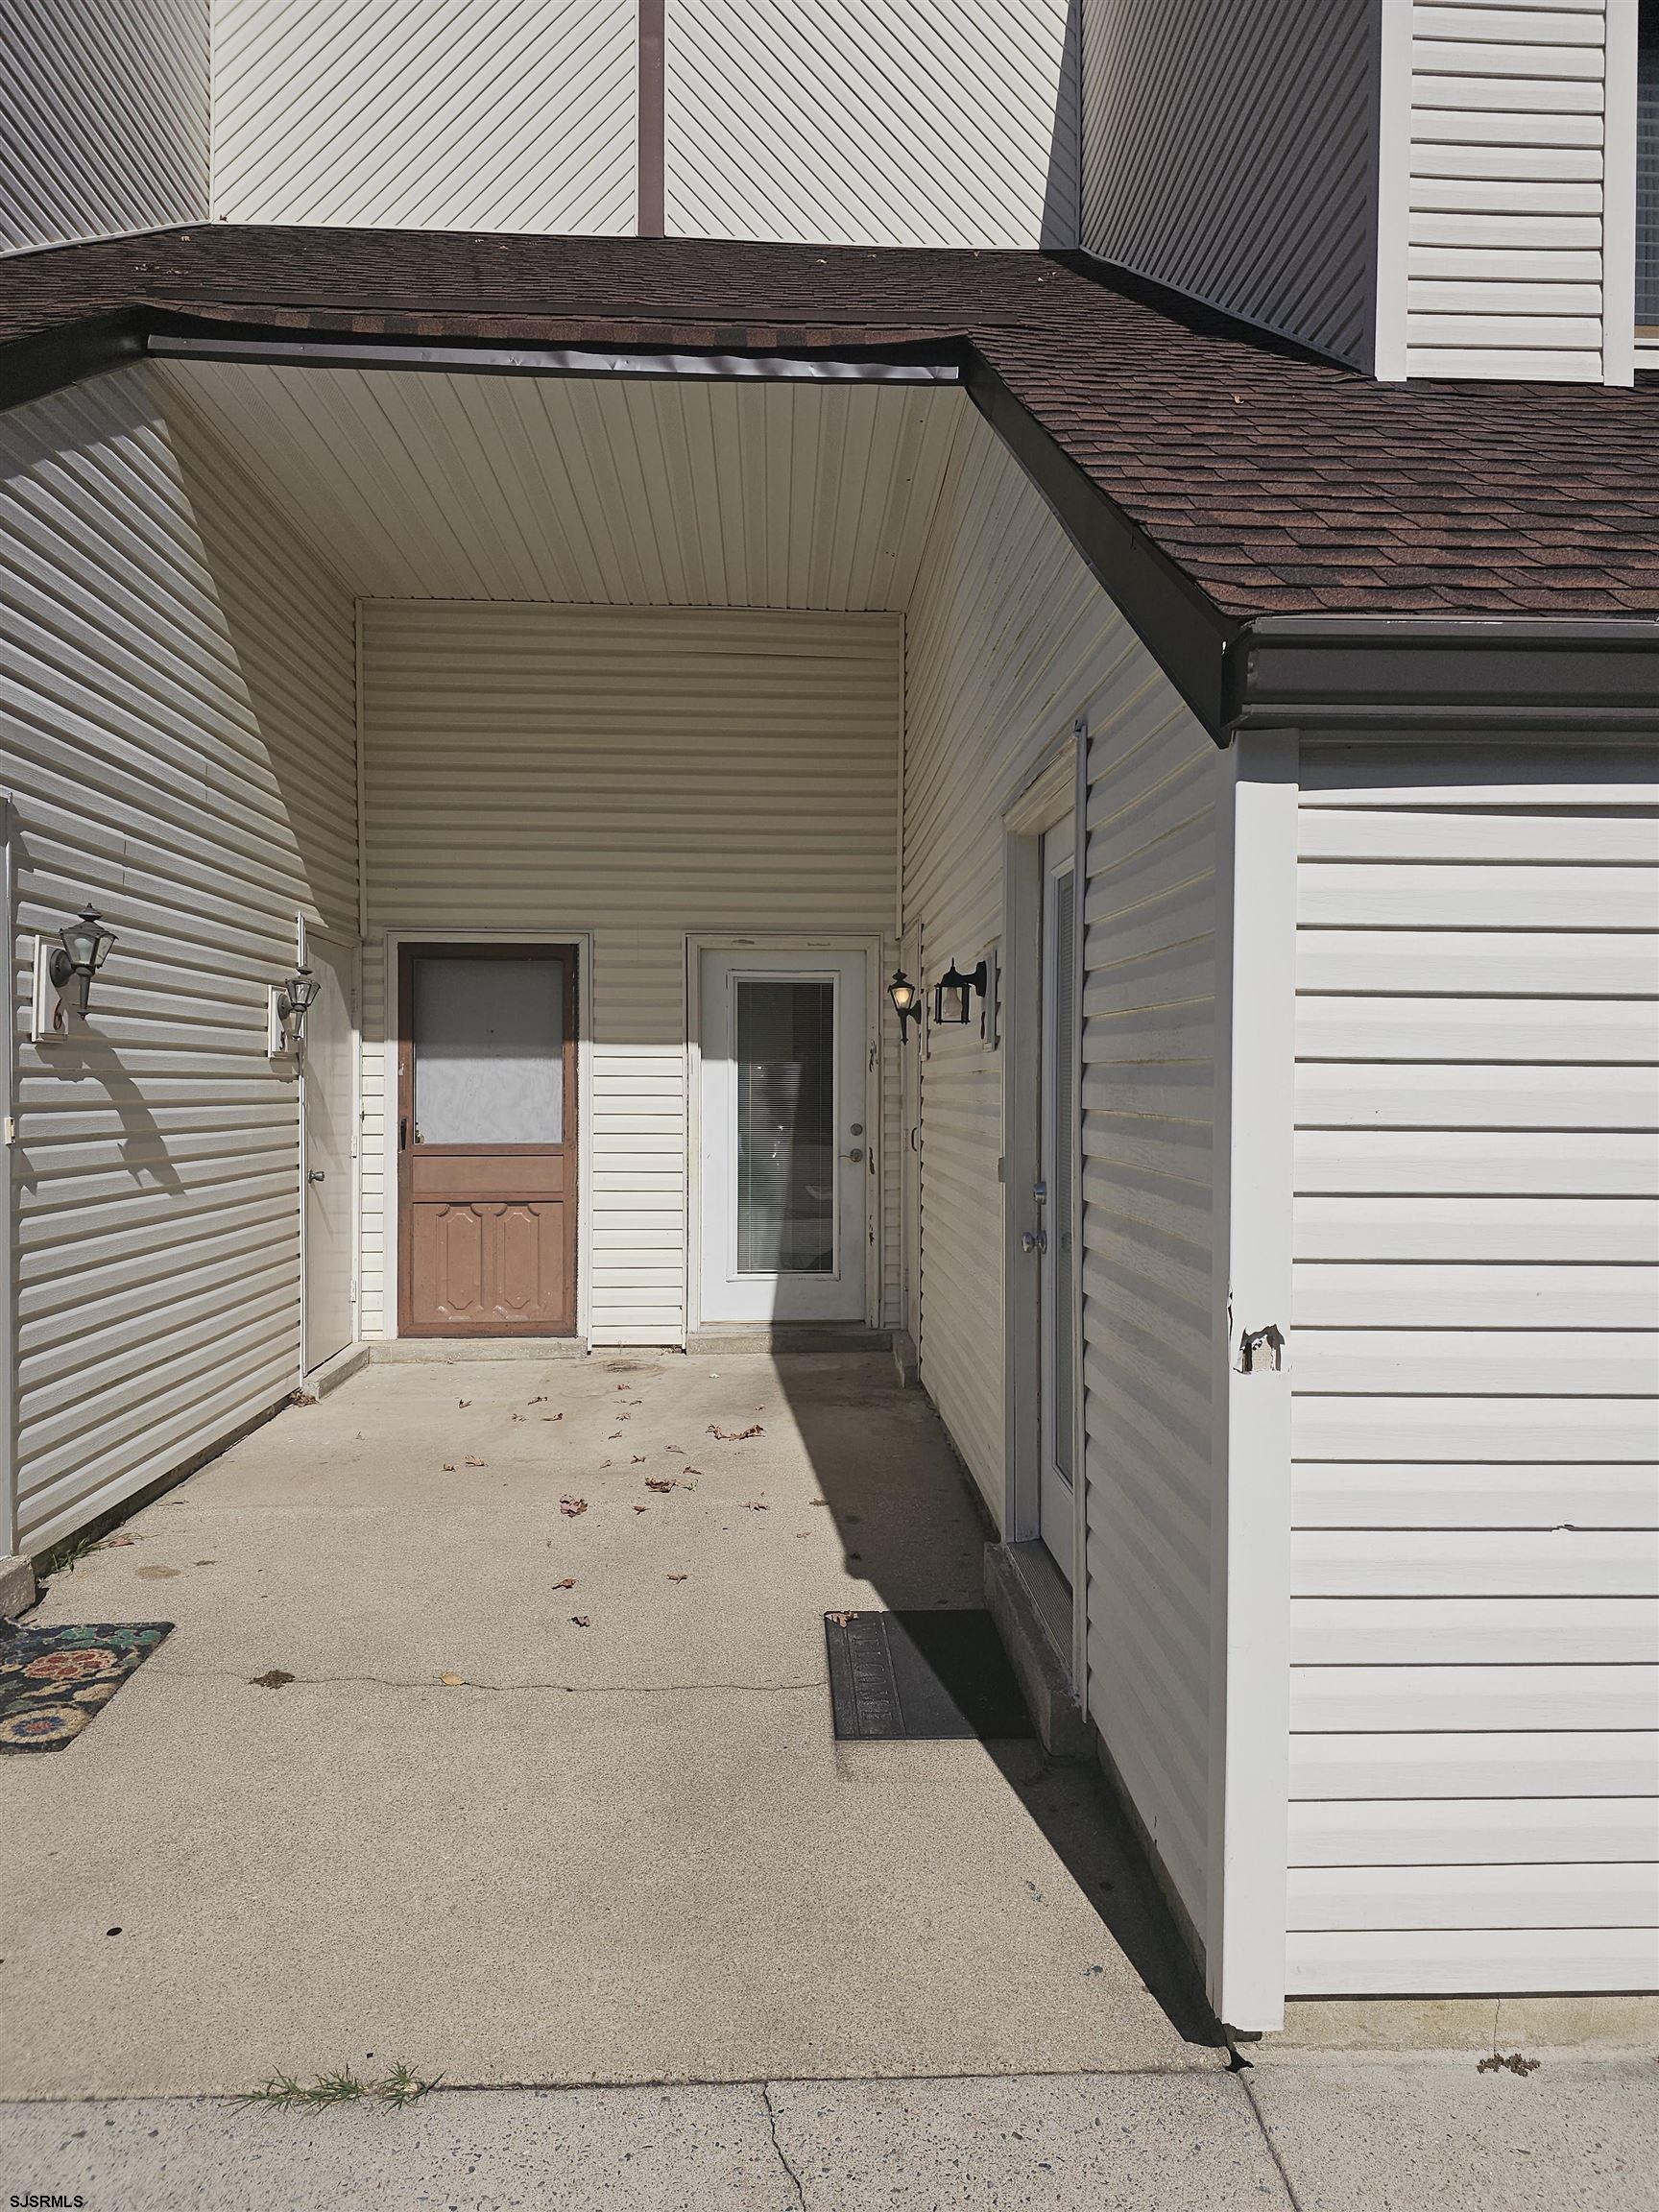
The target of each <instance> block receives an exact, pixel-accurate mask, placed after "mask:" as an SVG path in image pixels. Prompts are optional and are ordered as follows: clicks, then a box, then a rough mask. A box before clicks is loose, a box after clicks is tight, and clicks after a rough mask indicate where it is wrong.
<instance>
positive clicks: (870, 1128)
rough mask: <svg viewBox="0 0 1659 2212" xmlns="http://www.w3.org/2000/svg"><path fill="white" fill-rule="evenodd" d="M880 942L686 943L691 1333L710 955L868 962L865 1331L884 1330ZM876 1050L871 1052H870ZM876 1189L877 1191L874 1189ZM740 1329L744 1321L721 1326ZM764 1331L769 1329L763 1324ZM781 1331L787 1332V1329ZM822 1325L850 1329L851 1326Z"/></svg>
mask: <svg viewBox="0 0 1659 2212" xmlns="http://www.w3.org/2000/svg"><path fill="white" fill-rule="evenodd" d="M881 948H882V940H881V939H880V938H879V937H873V936H865V935H862V934H860V933H859V932H858V931H856V930H853V931H849V932H846V933H842V932H839V931H837V932H836V933H834V934H833V935H821V934H811V935H806V934H803V933H802V932H801V931H799V930H785V931H778V932H773V931H769V930H767V931H756V930H745V931H741V932H733V931H727V930H716V931H712V932H701V931H699V932H695V933H692V934H690V935H688V936H687V937H686V939H685V1330H686V1334H687V1336H690V1335H693V1334H695V1333H696V1332H697V1331H698V1330H699V1329H701V1328H702V1327H703V1325H704V1322H703V983H702V976H703V955H704V953H705V952H833V953H837V954H839V955H840V956H841V957H842V958H843V959H845V958H847V957H848V956H849V955H852V956H854V957H856V956H859V955H862V957H863V961H864V1024H865V1055H864V1107H865V1112H864V1127H865V1129H866V1131H867V1132H868V1135H869V1138H870V1141H871V1148H872V1150H873V1151H874V1152H875V1153H876V1155H877V1160H876V1172H875V1174H874V1175H868V1174H867V1175H866V1176H865V1177H864V1238H865V1245H864V1251H865V1263H864V1326H865V1328H867V1329H874V1328H878V1327H879V1326H880V1317H881V1300H882V1295H883V1293H882V1283H883V1280H884V1266H885V1260H886V1234H887V1208H886V1205H885V1203H884V1200H885V1195H886V1189H887V1169H888V1162H887V1158H886V1151H885V1147H884V1145H883V1144H882V1142H881V1139H882V1136H883V1129H882V1122H881V1080H882V1060H883V1057H884V1055H883V1054H882V1051H881V1049H880V1046H881V1014H880V1008H879V1006H878V1004H877V997H878V991H879V988H880V976H881ZM872 1045H873V1046H875V1047H876V1049H875V1051H874V1052H872V1051H871V1050H870V1049H869V1047H870V1046H872ZM872 1185H874V1186H875V1188H874V1190H872V1188H871V1186H872ZM714 1326H717V1327H719V1328H722V1329H725V1328H733V1329H738V1328H742V1327H744V1326H746V1324H744V1323H742V1322H724V1321H722V1322H719V1323H717V1324H714ZM760 1326H764V1325H763V1324H761V1325H760ZM783 1326H785V1327H787V1326H788V1324H787V1323H785V1324H783ZM820 1326H823V1327H828V1328H834V1327H847V1328H852V1327H854V1326H856V1324H854V1323H852V1322H847V1323H834V1322H829V1323H824V1324H820Z"/></svg>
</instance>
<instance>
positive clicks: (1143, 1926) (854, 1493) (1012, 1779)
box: [777, 1355, 1225, 2049]
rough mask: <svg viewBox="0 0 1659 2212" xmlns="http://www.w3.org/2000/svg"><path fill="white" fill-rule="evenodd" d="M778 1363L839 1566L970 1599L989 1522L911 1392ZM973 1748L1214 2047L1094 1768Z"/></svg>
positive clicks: (1030, 1750)
mask: <svg viewBox="0 0 1659 2212" xmlns="http://www.w3.org/2000/svg"><path fill="white" fill-rule="evenodd" d="M777 1371H778V1376H779V1380H780V1383H781V1387H782V1389H783V1392H784V1395H785V1397H786V1399H787V1401H788V1404H789V1408H790V1411H791V1413H792V1414H793V1416H794V1419H795V1422H796V1425H797V1427H798V1428H799V1430H800V1432H801V1436H802V1439H803V1442H804V1444H805V1449H806V1452H807V1455H808V1456H809V1458H810V1460H811V1463H812V1468H813V1472H814V1474H815V1475H816V1477H817V1480H818V1485H819V1489H820V1491H821V1493H822V1495H823V1498H824V1500H825V1503H826V1504H827V1505H828V1506H829V1510H830V1512H831V1513H832V1514H833V1515H834V1519H835V1527H836V1531H837V1534H838V1535H839V1537H840V1540H841V1545H842V1551H843V1553H844V1556H845V1558H846V1561H847V1564H848V1566H849V1568H850V1569H851V1570H852V1571H853V1572H854V1574H855V1575H858V1576H860V1577H861V1578H862V1579H863V1580H865V1581H867V1582H869V1583H870V1584H871V1585H872V1587H873V1588H874V1590H875V1592H876V1595H877V1599H878V1602H879V1603H880V1604H881V1605H883V1606H885V1607H886V1608H887V1609H888V1610H890V1611H892V1612H896V1613H897V1612H905V1613H915V1612H918V1611H923V1610H926V1609H928V1608H942V1607H957V1606H964V1605H975V1606H976V1605H982V1604H983V1603H984V1585H983V1575H984V1552H985V1546H986V1544H987V1543H988V1542H991V1541H994V1540H995V1531H994V1530H993V1529H992V1528H991V1527H990V1525H989V1522H988V1521H987V1520H986V1518H985V1516H984V1512H983V1508H982V1506H981V1504H980V1503H979V1499H978V1496H977V1494H976V1492H975V1491H974V1486H973V1483H972V1479H971V1478H970V1477H969V1476H968V1475H967V1473H966V1471H965V1470H964V1469H963V1468H962V1467H961V1465H960V1463H959V1462H958V1460H957V1459H956V1457H955V1455H954V1454H953V1453H952V1451H951V1450H950V1444H949V1442H948V1440H947V1438H946V1436H945V1432H944V1430H943V1428H942V1427H941V1425H940V1422H939V1418H938V1415H937V1414H936V1413H935V1412H934V1410H933V1407H932V1406H931V1404H930V1403H929V1402H928V1400H927V1399H926V1397H925V1396H924V1394H923V1392H922V1391H921V1390H919V1389H913V1388H912V1389H907V1388H905V1387H904V1386H903V1385H902V1383H900V1381H899V1378H898V1375H897V1372H896V1371H895V1370H894V1369H893V1367H892V1366H891V1365H890V1364H889V1363H888V1362H887V1361H886V1360H884V1359H881V1358H872V1357H868V1356H866V1357H864V1358H848V1359H837V1358H823V1357H812V1356H802V1357H798V1358H791V1357H789V1356H788V1355H783V1356H781V1357H780V1358H779V1359H778V1362H777ZM831 1724H832V1723H831V1716H830V1713H829V1706H828V1704H826V1708H825V1714H824V1725H825V1727H826V1728H829V1727H830V1726H831ZM895 1748H896V1749H902V1746H895ZM985 1748H986V1750H987V1752H988V1753H989V1755H990V1757H991V1758H992V1760H993V1761H994V1762H995V1764H996V1766H997V1767H998V1771H999V1772H1000V1773H1001V1775H1002V1777H1003V1779H1004V1780H1005V1781H1006V1783H1007V1785H1008V1787H1009V1789H1010V1790H1012V1791H1014V1793H1015V1795H1016V1796H1017V1797H1018V1798H1019V1800H1020V1802H1021V1804H1022V1806H1023V1808H1024V1810H1025V1813H1026V1815H1027V1816H1028V1817H1029V1818H1030V1819H1031V1821H1032V1822H1033V1824H1034V1825H1035V1826H1036V1827H1037V1828H1038V1829H1039V1830H1040V1831H1041V1832H1042V1834H1043V1836H1044V1837H1045V1839H1046V1841H1047V1843H1048V1844H1049V1846H1050V1848H1051V1849H1052V1850H1053V1851H1054V1853H1055V1855H1056V1856H1057V1857H1058V1858H1059V1859H1060V1861H1061V1863H1063V1864H1064V1865H1065V1867H1066V1869H1067V1871H1068V1873H1070V1876H1071V1878H1072V1880H1073V1881H1074V1882H1075V1883H1076V1884H1077V1887H1078V1888H1079V1889H1080V1890H1081V1891H1082V1893H1083V1895H1084V1896H1085V1897H1086V1898H1087V1899H1088V1901H1089V1903H1090V1905H1091V1906H1092V1908H1093V1909H1094V1911H1095V1912H1096V1913H1097V1914H1098V1915H1099V1918H1100V1921H1101V1924H1102V1926H1103V1928H1104V1929H1105V1931H1106V1933H1107V1935H1108V1936H1110V1937H1111V1939H1112V1941H1113V1942H1114V1943H1115V1944H1116V1945H1117V1946H1118V1950H1119V1951H1120V1952H1121V1953H1122V1954H1123V1956H1124V1957H1125V1958H1126V1959H1127V1960H1128V1961H1129V1963H1130V1965H1131V1966H1132V1967H1133V1968H1134V1970H1135V1972H1136V1974H1137V1975H1138V1976H1139V1977H1140V1979H1141V1981H1142V1983H1143V1984H1145V1987H1146V1989H1147V1990H1148V1992H1149V1993H1150V1995H1151V1996H1152V1997H1153V1999H1154V2000H1155V2001H1156V2003H1157V2004H1158V2005H1159V2007H1160V2008H1161V2009H1162V2010H1163V2012H1164V2015H1165V2017H1166V2019H1167V2020H1168V2021H1169V2023H1170V2025H1171V2026H1172V2027H1173V2028H1174V2030H1175V2032H1177V2034H1179V2035H1180V2036H1181V2037H1182V2038H1183V2040H1184V2041H1186V2042H1189V2043H1194V2044H1199V2045H1203V2046H1205V2047H1207V2048H1210V2049H1216V2048H1220V2047H1221V2046H1222V2045H1223V2044H1224V2042H1225V2038H1224V2036H1223V2034H1222V2032H1221V2029H1220V2027H1219V2025H1218V2023H1217V2022H1216V2020H1215V2018H1214V2014H1213V2013H1212V2011H1211V2010H1210V2008H1209V2005H1208V2003H1207V2001H1206V1999H1205V1996H1204V1991H1203V1984H1202V1982H1201V1979H1200V1977H1199V1974H1198V1970H1197V1968H1196V1966H1195V1965H1194V1963H1193V1960H1192V1959H1191V1956H1190V1952H1189V1951H1188V1949H1187V1947H1186V1944H1185V1943H1184V1941H1183V1940H1182V1938H1181V1936H1180V1934H1179V1932H1178V1931H1177V1929H1176V1926H1175V1923H1174V1920H1173V1918H1172V1916H1171V1914H1170V1911H1169V1909H1168V1907H1167V1905H1166V1903H1165V1901H1164V1898H1163V1896H1162V1894H1161V1892H1160V1891H1159V1889H1158V1887H1157V1884H1156V1882H1155V1881H1154V1879H1153V1877H1152V1874H1151V1870H1150V1868H1149V1867H1148V1866H1147V1864H1146V1861H1145V1857H1144V1854H1143V1852H1142V1848H1141V1845H1140V1843H1139V1841H1138V1839H1136V1837H1135V1835H1134V1832H1133V1830H1132V1829H1131V1828H1130V1825H1129V1822H1128V1819H1127V1817H1126V1815H1124V1813H1123V1811H1122V1809H1121V1808H1120V1807H1119V1806H1118V1802H1117V1800H1116V1798H1115V1797H1114V1796H1113V1794H1112V1791H1111V1790H1110V1788H1109V1786H1108V1784H1107V1782H1106V1779H1105V1777H1104V1775H1103V1774H1102V1772H1101V1771H1100V1769H1099V1768H1098V1767H1094V1766H1093V1765H1072V1764H1069V1763H1065V1762H1060V1761H1055V1760H1051V1759H1049V1758H1047V1757H1046V1754H1045V1753H1044V1750H1043V1747H1042V1744H1041V1743H1039V1742H1038V1741H1037V1740H1036V1739H1035V1738H1022V1739H1008V1740H1006V1741H1002V1742H988V1743H986V1745H985ZM866 1749H867V1750H869V1751H872V1752H875V1753H877V1754H879V1751H880V1746H879V1745H869V1746H866ZM940 1847H941V1849H942V1850H948V1849H949V1847H950V1839H949V1837H947V1836H943V1835H942V1836H941V1838H940Z"/></svg>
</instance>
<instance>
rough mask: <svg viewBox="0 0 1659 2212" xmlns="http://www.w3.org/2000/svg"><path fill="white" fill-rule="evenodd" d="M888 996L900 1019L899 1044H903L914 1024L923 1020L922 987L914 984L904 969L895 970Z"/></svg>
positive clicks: (888, 988) (888, 987)
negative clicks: (911, 1025) (912, 1023)
mask: <svg viewBox="0 0 1659 2212" xmlns="http://www.w3.org/2000/svg"><path fill="white" fill-rule="evenodd" d="M887 996H888V998H891V999H892V1001H893V1011H894V1013H895V1014H897V1015H898V1017H899V1042H900V1044H901V1045H902V1044H903V1042H904V1039H905V1037H906V1036H907V1035H908V1033H909V1029H910V1024H911V1022H920V1021H921V1019H922V986H921V984H920V983H912V982H911V980H910V978H909V976H908V975H906V974H905V973H904V971H903V969H902V968H895V969H894V971H893V980H892V982H891V983H889V984H888V986H887Z"/></svg>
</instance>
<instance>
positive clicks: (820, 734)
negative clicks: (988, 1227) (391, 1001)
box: [363, 601, 900, 1344]
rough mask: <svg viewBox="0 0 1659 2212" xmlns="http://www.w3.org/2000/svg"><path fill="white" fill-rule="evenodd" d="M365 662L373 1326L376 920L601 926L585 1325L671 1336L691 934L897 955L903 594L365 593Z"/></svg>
mask: <svg viewBox="0 0 1659 2212" xmlns="http://www.w3.org/2000/svg"><path fill="white" fill-rule="evenodd" d="M363 664H364V732H365V788H366V800H367V809H366V825H367V835H366V855H367V868H368V879H369V902H370V933H369V947H368V956H367V958H366V962H365V968H366V974H365V1067H364V1094H365V1131H364V1209H365V1229H364V1241H365V1254H364V1285H363V1289H364V1326H365V1332H366V1333H367V1334H374V1333H376V1332H387V1333H389V1332H391V1330H392V1329H393V1327H394V1325H395V1318H396V1300H395V1295H394V1286H393V1285H392V1283H391V1282H390V1281H389V1280H388V1267H387V1250H388V1246H387V1238H386V1222H385V1209H386V1206H387V1203H388V1198H389V1190H388V1183H387V1176H388V1171H389V1167H390V1165H391V1163H390V1156H389V1153H388V1150H387V1146H386V1142H385V1128H386V1123H385V1113H386V1104H385V1090H386V1084H387V1081H388V1065H389V1063H388V1047H387V1043H386V1040H387V1036H388V1023H387V1019H386V1006H387V999H386V992H387V969H386V946H387V938H388V934H389V933H391V932H396V933H399V934H401V935H404V936H410V937H420V936H422V935H424V936H431V937H437V938H443V937H446V936H452V935H456V934H467V933H470V932H495V933H499V934H501V935H503V936H508V937H511V936H513V935H515V934H520V935H528V936H549V937H554V938H558V937H560V936H565V937H575V936H577V935H578V934H580V933H588V934H589V935H590V937H591V943H592V995H591V1004H589V1005H584V1007H583V1009H582V1016H581V1020H582V1028H583V1036H584V1039H585V1041H587V1046H588V1049H589V1055H590V1066H591V1094H592V1118H591V1121H590V1123H589V1125H588V1126H587V1127H585V1128H584V1130H583V1132H582V1137H583V1142H584V1143H585V1144H586V1147H587V1153H588V1161H589V1191H590V1196H589V1207H590V1215H591V1217H590V1221H589V1254H590V1293H589V1297H590V1307H589V1327H590V1335H591V1339H592V1340H593V1341H594V1342H596V1343H602V1344H624V1343H660V1344H673V1343H678V1342H679V1341H680V1340H681V1339H682V1337H683V1336H684V1334H685V1327H686V1237H687V1220H688V1191H687V1174H686V1142H687V1129H686V1034H687V1030H686V1022H687V1009H686V939H687V936H688V935H714V934H722V933H739V934H741V933H744V932H751V931H752V932H756V933H757V934H760V933H767V934H772V935H786V934H799V935H813V936H820V937H829V938H834V937H840V938H850V939H870V938H880V939H881V940H882V941H883V960H884V962H885V963H886V964H887V966H890V965H891V944H890V942H889V941H890V938H891V932H892V923H893V900H894V866H895V859H896V840H895V834H894V823H895V816H896V808H897V805H898V776H899V715H900V626H899V620H898V617H897V616H895V615H845V614H842V615H830V614H789V613H728V612H724V611H710V610H694V611H685V612H676V611H673V610H668V609H637V610H632V609H620V608H567V607H544V606H498V607H486V606H478V605H461V604H454V603H447V604H445V603H433V602H418V601H417V602H371V603H368V604H366V605H365V606H364V609H363ZM885 972H886V968H885V967H884V970H883V973H885ZM888 1026H891V1024H889V1025H888ZM885 1166H886V1171H887V1173H888V1176H889V1179H890V1180H894V1181H896V1175H897V1162H896V1159H895V1158H894V1156H893V1154H892V1152H891V1149H890V1148H889V1152H888V1159H887V1162H886V1164H885ZM889 1213H891V1209H889ZM885 1241H886V1242H887V1243H889V1244H891V1243H893V1242H894V1238H893V1237H892V1236H891V1234H889V1235H888V1237H887V1238H885Z"/></svg>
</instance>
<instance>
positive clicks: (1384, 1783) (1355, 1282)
mask: <svg viewBox="0 0 1659 2212" xmlns="http://www.w3.org/2000/svg"><path fill="white" fill-rule="evenodd" d="M1656 770H1659V760H1656V759H1655V757H1653V756H1652V755H1651V754H1647V755H1646V756H1643V755H1640V754H1636V753H1631V752H1625V751H1623V750H1621V749H1616V748H1615V749H1609V750H1605V751H1602V750H1597V749H1592V748H1586V747H1582V746H1580V747H1578V748H1575V749H1574V750H1573V751H1567V750H1562V751H1560V752H1553V751H1542V750H1540V751H1538V752H1535V753H1532V754H1530V755H1527V756H1525V757H1520V758H1517V757H1516V756H1515V755H1514V754H1513V753H1512V752H1510V753H1505V752H1503V751H1502V750H1498V749H1492V748H1479V747H1476V746H1473V745H1466V746H1454V745H1442V746H1440V747H1438V748H1437V749H1435V750H1433V751H1432V752H1430V751H1427V750H1422V751H1412V750H1411V749H1408V748H1407V749H1401V750H1398V751H1396V750H1393V749H1383V748H1372V749H1370V750H1367V749H1364V748H1360V747H1357V746H1351V745H1331V746H1323V747H1321V746H1317V745H1313V744H1310V743H1306V742H1305V743H1304V745H1303V748H1302V805H1301V808H1300V834H1299V845H1300V859H1299V864H1298V876H1299V885H1298V925H1297V959H1296V972H1297V989H1298V998H1297V1008H1298V1013H1297V1069H1296V1199H1295V1272H1294V1293H1293V1299H1294V1311H1293V1319H1294V1323H1295V1328H1294V1333H1293V1350H1292V1359H1291V1373H1292V1379H1293V1383H1294V1424H1293V1438H1294V1441H1293V1452H1294V1465H1293V1468H1292V1478H1293V1480H1292V1534H1291V1571H1292V1583H1291V1589H1292V1599H1291V1729H1292V1735H1291V1745H1290V1790H1291V1804H1290V1850H1289V1859H1290V1875H1289V1938H1288V1972H1289V1984H1288V1986H1289V1990H1290V1993H1291V1994H1292V1995H1293V1996H1324V1995H1355V1994H1365V1993H1387V1992H1391V1991H1418V1992H1424V1991H1451V1990H1469V1989H1482V1990H1493V1991H1501V1990H1516V1991H1523V1990H1546V1989H1574V1990H1591V1989H1641V1988H1652V1987H1654V1986H1656V1985H1659V1928H1656V1922H1659V1910H1656V1908H1659V1868H1656V1866H1655V1864H1654V1862H1655V1859H1656V1858H1659V1849H1656V1845H1655V1838H1656V1837H1659V1664H1656V1662H1659V1628H1656V1618H1659V1617H1656V1612H1655V1599H1656V1598H1659V1537H1656V1535H1655V1528H1656V1526H1659V1509H1656V1508H1659V774H1656Z"/></svg>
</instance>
